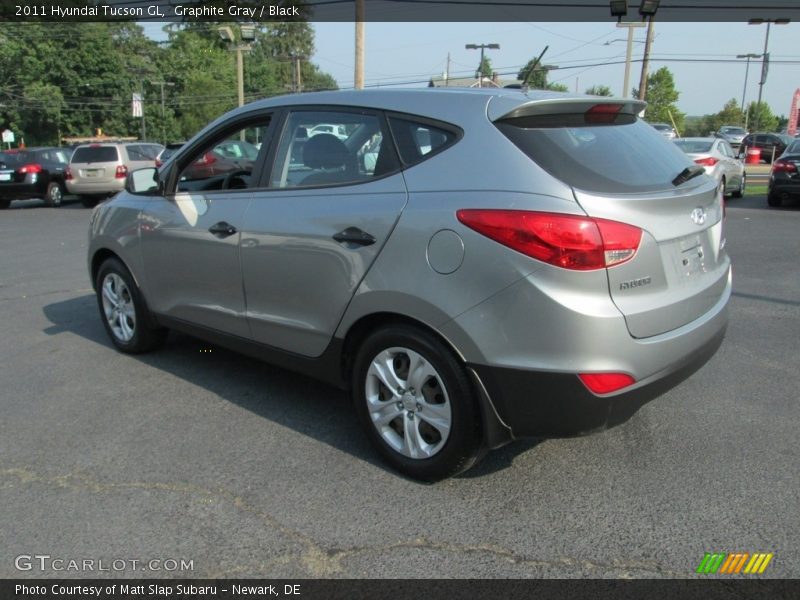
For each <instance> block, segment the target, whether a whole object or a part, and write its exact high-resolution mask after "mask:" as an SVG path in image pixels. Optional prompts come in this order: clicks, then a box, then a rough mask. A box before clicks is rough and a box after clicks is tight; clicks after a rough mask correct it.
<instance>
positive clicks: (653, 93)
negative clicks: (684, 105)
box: [633, 67, 686, 133]
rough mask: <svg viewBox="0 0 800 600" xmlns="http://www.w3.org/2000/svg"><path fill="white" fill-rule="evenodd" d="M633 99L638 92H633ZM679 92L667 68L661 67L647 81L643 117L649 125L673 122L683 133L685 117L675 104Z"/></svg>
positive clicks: (635, 90) (636, 90)
mask: <svg viewBox="0 0 800 600" xmlns="http://www.w3.org/2000/svg"><path fill="white" fill-rule="evenodd" d="M633 95H634V97H638V96H639V90H638V89H634V90H633ZM679 97H680V92H678V90H677V89H675V79H674V78H673V76H672V72H671V71H670V70H669V69H668V68H667V67H661V68H660V69H659V70H658V71H656V72H655V73H653V74H652V75H651V76H650V77H649V78H648V79H647V87H646V88H645V100H646V101H647V109H646V110H645V117H646V119H647V120H648V121H649V122H651V123H672V122H673V121H674V123H675V126H676V127H677V129H678V131H680V132H681V133H682V132H683V120H684V117H685V116H686V115H685V114H684V113H682V112H681V111H679V110H678V106H677V104H676V102H677V101H678V98H679Z"/></svg>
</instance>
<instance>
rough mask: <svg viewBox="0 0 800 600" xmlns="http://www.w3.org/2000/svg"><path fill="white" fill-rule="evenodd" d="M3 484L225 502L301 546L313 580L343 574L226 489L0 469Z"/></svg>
mask: <svg viewBox="0 0 800 600" xmlns="http://www.w3.org/2000/svg"><path fill="white" fill-rule="evenodd" d="M0 482H2V486H3V487H7V486H13V485H14V483H15V482H16V483H17V484H23V485H32V484H39V485H46V486H54V487H58V488H64V489H71V490H76V491H84V492H89V493H92V494H102V493H113V492H118V491H124V490H146V491H157V492H168V493H175V494H185V495H189V496H195V497H200V498H206V499H212V498H213V499H217V500H220V501H223V502H225V503H227V504H229V505H231V506H233V507H234V508H236V509H237V510H238V511H240V512H244V513H247V514H250V515H252V516H253V517H255V518H257V519H258V520H260V521H261V522H262V523H264V524H265V525H267V526H268V527H270V528H271V529H273V530H275V531H277V532H279V533H280V534H282V535H283V536H284V537H286V538H287V539H289V540H292V541H294V542H296V543H298V544H299V545H300V546H301V548H302V549H303V550H302V552H301V553H300V556H299V560H300V561H301V563H302V565H303V566H304V567H305V568H306V570H307V571H308V573H309V575H311V576H313V577H326V576H331V575H333V574H335V573H337V572H338V571H340V564H339V559H338V557H337V556H336V555H335V554H334V553H331V552H329V551H328V550H326V549H325V548H323V547H322V546H320V545H319V544H318V543H317V542H316V541H315V540H314V539H312V538H311V537H310V536H308V535H306V534H304V533H302V532H300V531H297V530H295V529H292V528H290V527H287V526H286V525H284V524H282V523H281V522H280V521H278V520H277V519H276V518H275V517H273V516H272V515H270V514H269V513H267V512H266V511H264V510H261V509H260V508H257V507H255V506H253V505H251V504H250V503H248V502H247V501H246V500H245V499H244V498H242V497H241V496H238V495H236V494H234V493H233V492H231V491H229V490H227V489H224V488H205V487H201V486H196V485H193V484H187V483H177V482H176V483H168V482H157V481H151V482H147V481H133V482H107V481H100V480H98V479H96V478H94V477H91V476H89V475H87V474H86V473H82V472H70V473H67V474H64V475H54V476H45V475H40V474H39V473H36V472H35V471H32V470H30V469H27V468H4V469H0Z"/></svg>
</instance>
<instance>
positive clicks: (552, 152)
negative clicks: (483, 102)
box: [495, 117, 694, 193]
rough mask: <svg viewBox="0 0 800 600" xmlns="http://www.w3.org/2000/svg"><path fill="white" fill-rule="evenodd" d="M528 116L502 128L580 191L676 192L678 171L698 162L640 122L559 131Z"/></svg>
mask: <svg viewBox="0 0 800 600" xmlns="http://www.w3.org/2000/svg"><path fill="white" fill-rule="evenodd" d="M557 122H558V121H557V120H556V119H550V124H549V126H546V127H544V126H534V127H531V126H530V125H532V124H533V125H538V123H537V122H536V121H535V120H532V119H530V118H528V117H517V118H512V119H506V120H503V121H499V122H497V123H495V125H496V126H497V128H498V129H499V130H500V131H501V132H502V133H503V134H504V135H505V136H506V137H507V138H508V139H509V140H511V141H512V142H513V143H514V145H516V146H517V147H518V148H519V149H520V150H522V151H523V152H524V153H525V154H526V155H527V156H528V157H529V158H530V159H531V160H533V161H534V162H535V163H536V164H538V165H539V166H540V167H542V168H543V169H544V170H545V171H547V172H548V173H550V174H551V175H552V176H553V177H555V178H556V179H559V180H561V181H563V182H564V183H566V184H568V185H570V186H572V187H573V188H575V189H580V190H585V191H589V192H598V193H636V192H650V191H658V190H664V189H672V187H673V186H672V180H673V179H674V178H675V176H676V175H678V173H680V172H681V171H683V169H685V168H686V167H688V166H691V165H692V164H694V163H693V162H692V161H691V160H690V159H689V158H688V157H687V156H686V154H685V153H684V152H682V151H681V150H680V149H679V148H678V147H677V146H676V145H675V144H674V143H673V142H671V141H669V140H667V139H666V138H664V137H663V136H662V135H661V134H660V133H658V131H657V130H655V129H654V128H653V127H651V126H650V125H648V124H647V123H645V122H644V121H641V120H636V121H634V122H629V123H625V124H609V125H595V124H593V125H584V126H573V125H575V124H574V123H570V126H566V127H559V126H557Z"/></svg>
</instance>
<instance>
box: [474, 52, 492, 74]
mask: <svg viewBox="0 0 800 600" xmlns="http://www.w3.org/2000/svg"><path fill="white" fill-rule="evenodd" d="M493 72H494V69H492V59H491V58H489V57H488V56H484V57H483V60H482V61H481V64H480V65H479V66H478V73H480V74H481V77H488V78H491V77H492V73H493Z"/></svg>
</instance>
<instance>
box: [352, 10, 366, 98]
mask: <svg viewBox="0 0 800 600" xmlns="http://www.w3.org/2000/svg"><path fill="white" fill-rule="evenodd" d="M355 71H356V72H355V77H354V87H355V88H356V89H357V90H363V89H364V0H356V67H355Z"/></svg>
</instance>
